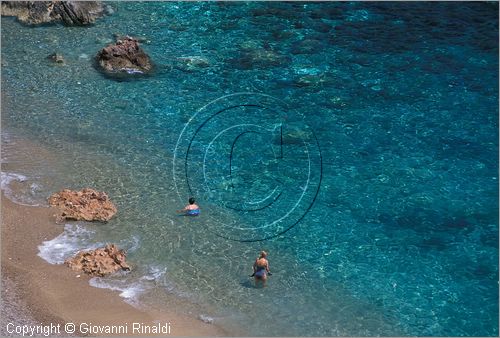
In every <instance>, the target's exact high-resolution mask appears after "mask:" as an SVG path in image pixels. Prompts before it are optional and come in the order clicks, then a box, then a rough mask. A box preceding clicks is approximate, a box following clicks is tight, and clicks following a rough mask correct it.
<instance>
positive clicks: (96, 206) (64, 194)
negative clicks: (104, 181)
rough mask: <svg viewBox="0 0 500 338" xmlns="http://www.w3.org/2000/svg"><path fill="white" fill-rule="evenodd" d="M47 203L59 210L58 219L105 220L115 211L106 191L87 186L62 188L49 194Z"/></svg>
mask: <svg viewBox="0 0 500 338" xmlns="http://www.w3.org/2000/svg"><path fill="white" fill-rule="evenodd" d="M49 204H50V205H51V206H53V207H57V208H58V209H59V210H60V211H61V213H60V214H59V215H58V220H76V221H80V220H84V221H101V222H106V221H108V220H109V219H111V217H113V216H114V214H116V211H117V210H116V207H115V205H114V204H113V203H112V202H111V201H110V200H109V198H108V195H106V193H104V192H99V191H96V190H94V189H89V188H86V189H83V190H81V191H73V190H68V189H64V190H62V191H60V192H58V193H55V194H53V195H52V196H50V197H49Z"/></svg>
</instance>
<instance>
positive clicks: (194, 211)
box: [177, 197, 200, 216]
mask: <svg viewBox="0 0 500 338" xmlns="http://www.w3.org/2000/svg"><path fill="white" fill-rule="evenodd" d="M195 202H196V201H195V200H194V198H193V197H191V198H190V199H189V204H188V205H186V206H185V207H184V209H182V210H177V212H182V213H184V214H185V215H186V216H198V215H199V214H200V207H199V206H198V205H197V204H196V203H195Z"/></svg>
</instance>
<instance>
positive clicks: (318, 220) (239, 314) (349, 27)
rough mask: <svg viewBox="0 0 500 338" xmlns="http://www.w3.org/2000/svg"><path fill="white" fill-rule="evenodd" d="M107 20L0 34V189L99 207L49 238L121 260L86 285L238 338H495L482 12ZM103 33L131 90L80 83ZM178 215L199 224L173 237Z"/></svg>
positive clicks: (429, 8) (490, 93)
mask: <svg viewBox="0 0 500 338" xmlns="http://www.w3.org/2000/svg"><path fill="white" fill-rule="evenodd" d="M110 5H111V6H112V7H113V9H114V14H113V15H111V16H107V17H106V18H104V19H101V20H99V21H97V22H96V24H95V25H93V26H91V27H63V26H60V25H53V26H40V27H28V26H23V25H21V24H19V23H18V22H16V21H15V20H14V19H12V18H2V51H1V53H2V69H1V70H2V150H3V152H2V160H3V164H2V172H4V173H15V174H22V175H24V176H26V177H27V179H26V180H24V181H23V182H18V185H19V186H21V187H24V189H25V190H26V196H24V200H25V201H28V202H29V203H32V204H33V203H44V200H45V198H46V197H47V196H48V195H49V194H50V193H52V192H54V191H56V190H58V189H61V188H63V187H70V188H75V189H76V188H82V187H85V186H91V187H94V188H96V189H99V190H104V191H106V192H108V194H109V195H110V197H111V198H112V200H114V201H115V202H116V204H117V206H118V209H119V213H118V215H117V217H116V218H115V219H113V220H112V221H110V222H109V223H107V224H103V225H96V224H79V227H76V225H70V226H68V227H67V229H66V231H65V234H66V235H65V236H67V238H66V237H65V238H66V239H65V240H64V241H66V242H65V243H66V244H67V245H68V246H69V243H72V244H71V245H73V247H72V248H70V251H69V252H67V253H65V254H66V255H69V254H71V250H77V249H82V248H88V247H92V246H95V245H99V244H102V243H106V242H115V243H118V244H119V245H120V246H122V247H124V248H125V249H127V251H128V259H129V260H130V261H131V262H132V264H133V265H134V269H133V271H132V272H130V273H128V274H123V275H116V276H111V277H109V278H107V279H106V280H94V282H93V283H95V285H100V286H107V287H111V288H115V289H120V290H122V291H123V290H125V291H124V294H123V295H124V296H125V297H127V296H130V295H136V297H137V299H135V300H134V301H137V302H139V303H142V304H149V305H150V306H154V307H159V308H172V307H175V308H177V309H178V310H179V311H184V312H186V313H189V314H192V315H193V316H198V315H205V316H209V317H212V318H214V319H215V321H216V323H219V324H220V325H222V326H223V327H225V328H228V329H229V330H234V332H236V333H238V334H245V335H303V336H323V335H329V336H336V335H342V336H348V335H355V336H364V335H383V336H390V335H412V336H414V335H425V336H448V335H450V336H497V335H498V314H499V313H498V288H499V286H498V279H499V275H498V212H499V210H498V80H499V78H498V71H499V69H498V3H494V2H488V3H486V2H474V3H472V2H461V3H453V2H452V3H448V2H447V3H444V2H432V3H430V2H411V3H409V2H408V3H407V2H391V3H386V2H374V3H365V2H356V3H350V2H342V3H337V2H328V3H317V2H316V3H302V2H293V3H284V2H272V3H270V2H253V3H252V2H249V3H246V2H221V3H206V2H193V3H191V2H190V3H187V2H142V3H138V2H124V3H118V2H111V3H110ZM113 34H119V35H121V34H129V35H132V36H136V37H141V39H142V41H143V43H142V46H143V48H144V50H145V51H146V52H147V53H148V54H149V55H150V56H151V58H152V60H153V62H154V63H155V72H154V74H153V75H152V76H150V77H146V78H141V79H137V80H135V81H123V82H120V81H115V80H113V79H109V78H106V77H104V76H103V75H102V74H100V73H99V72H98V71H97V70H96V69H95V67H94V64H93V57H94V55H95V54H96V53H97V52H98V51H99V49H101V48H102V47H103V46H105V45H106V44H107V43H108V42H110V41H112V40H113V39H114V37H113ZM53 52H59V53H61V54H63V56H64V58H65V61H66V62H65V64H64V65H58V64H54V63H52V62H51V61H50V60H48V59H47V56H48V55H49V54H51V53H53ZM187 57H191V58H192V57H196V58H198V59H202V60H203V62H204V63H208V65H205V66H204V67H196V66H191V65H189V64H187V62H188V61H186V58H187ZM242 92H245V93H253V94H245V96H227V95H231V94H234V93H242ZM263 94H265V95H269V97H267V96H264V95H263ZM224 96H226V98H224V99H220V100H217V99H219V98H221V97H224ZM214 100H215V101H214ZM238 104H246V106H241V107H233V106H236V105H238ZM206 105H208V106H206ZM258 105H262V107H264V108H262V107H261V106H258ZM204 106H206V107H205V108H202V107H204ZM230 106H231V107H233V108H231V109H230V110H224V109H227V108H228V107H230ZM257 106H258V107H257ZM221 111H222V112H221ZM197 113H198V115H195V114H197ZM212 116H214V117H212ZM204 121H206V123H204ZM237 125H238V127H235V126H237ZM225 129H227V131H226V132H224V133H221V131H223V130H225ZM183 130H184V131H185V132H184V133H183ZM281 132H283V133H281ZM219 134H220V136H218V137H217V138H215V137H216V136H217V135H219ZM23 139H27V140H30V141H33V142H36V143H38V144H40V145H41V146H43V147H47V148H49V149H52V150H53V151H52V154H51V155H50V156H51V157H50V158H49V157H47V155H44V154H41V153H37V154H27V153H26V152H25V151H24V150H23V151H19V149H24V148H19V147H21V145H22V144H23V142H22V140H23ZM235 139H236V141H234V140H235ZM214 140H215V141H214ZM211 141H214V142H213V143H210V142H211ZM233 142H234V143H233ZM189 145H191V146H189ZM16 147H17V148H16ZM16 149H17V150H16ZM186 153H187V154H188V155H187V156H186ZM282 154H283V156H281V155H282ZM229 160H230V161H231V166H229V164H228V163H229ZM229 170H231V171H230V172H229ZM185 172H187V181H186V180H183V177H184V178H185V177H186V175H185ZM183 175H184V176H183ZM179 177H180V178H179ZM2 180H4V176H2ZM186 182H189V186H188V184H187V183H186ZM307 183H310V184H309V185H307ZM317 187H319V192H318V190H317V189H316V188H317ZM275 188H276V192H275V195H272V194H269V193H270V192H272V191H273V189H275ZM189 189H191V192H190V191H189ZM303 192H304V194H303V199H299V198H298V196H302V193H303ZM280 193H281V194H280ZM316 193H317V195H315V194H316ZM190 194H195V195H196V197H197V198H198V199H199V203H200V204H201V206H202V215H201V216H200V217H198V218H187V217H179V216H177V215H176V214H175V210H176V209H179V208H180V207H182V206H183V205H184V204H185V203H186V200H187V197H188V196H189V195H190ZM268 195H269V196H268ZM278 195H279V196H278ZM16 197H18V198H19V199H23V197H22V196H21V197H19V196H16ZM28 197H29V198H28ZM266 198H267V199H266ZM274 200H276V202H273V203H272V204H270V206H268V207H265V208H263V209H262V210H258V211H249V209H250V208H254V209H258V208H260V207H264V206H265V203H267V202H269V203H271V202H272V201H274ZM297 201H299V202H297ZM296 204H297V207H296V208H295V209H294V208H293V207H294V206H295V205H296ZM309 206H311V208H310V209H308V207H309ZM228 207H233V209H230V208H229V209H228ZM237 209H239V210H237ZM290 210H293V211H292V212H291V213H288V211H290ZM305 211H308V212H307V213H306V212H305ZM303 215H305V216H303ZM281 216H286V217H284V218H283V220H282V221H279V222H275V223H273V221H274V220H277V219H280V218H281ZM301 216H303V218H301ZM296 220H300V221H299V222H298V223H296V224H295V225H294V226H292V225H293V224H294V223H295V221H296ZM263 225H265V227H263ZM285 230H288V231H286V232H284V231H285ZM227 237H229V238H231V239H227ZM264 237H266V238H267V237H273V238H271V239H268V240H265V241H257V242H241V241H238V240H248V239H251V240H258V239H262V238H264ZM234 239H238V240H234ZM262 249H265V250H267V251H268V252H269V260H270V263H271V269H272V270H273V275H272V276H271V277H270V280H269V285H268V287H266V288H265V289H256V288H254V287H253V283H252V280H251V279H250V278H248V275H249V274H250V273H251V271H250V270H251V264H252V262H253V260H254V259H255V257H256V255H257V254H258V252H259V251H260V250H262ZM264 322H265V324H263V323H264Z"/></svg>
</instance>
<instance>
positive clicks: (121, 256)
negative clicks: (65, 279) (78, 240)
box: [64, 244, 130, 277]
mask: <svg viewBox="0 0 500 338" xmlns="http://www.w3.org/2000/svg"><path fill="white" fill-rule="evenodd" d="M125 258H126V254H125V251H124V250H121V249H118V248H117V247H116V245H114V244H108V245H106V247H104V248H98V249H95V250H89V251H80V252H79V253H77V254H76V256H75V257H73V258H69V259H67V260H65V261H64V264H66V265H67V266H69V267H70V268H71V269H72V270H73V271H78V272H80V271H82V272H85V273H86V274H88V275H90V276H100V277H102V276H105V275H109V274H111V273H114V272H116V271H119V270H126V271H128V270H130V267H129V266H128V264H127V263H126V262H125Z"/></svg>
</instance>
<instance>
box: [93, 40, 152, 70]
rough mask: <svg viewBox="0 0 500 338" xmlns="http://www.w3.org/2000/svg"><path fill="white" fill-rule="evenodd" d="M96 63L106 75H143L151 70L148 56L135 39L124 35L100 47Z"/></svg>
mask: <svg viewBox="0 0 500 338" xmlns="http://www.w3.org/2000/svg"><path fill="white" fill-rule="evenodd" d="M96 61H97V64H98V65H99V67H100V69H101V70H102V71H104V73H106V74H108V75H117V76H118V77H120V76H123V75H145V74H148V73H150V72H151V71H152V69H153V64H152V63H151V60H150V58H149V56H148V55H147V54H146V53H144V51H143V50H142V49H141V48H140V47H139V43H138V41H137V39H134V38H131V37H129V36H125V37H123V38H121V39H118V41H117V42H116V43H115V44H111V45H109V46H107V47H105V48H103V49H101V50H100V51H99V52H98V53H97V56H96Z"/></svg>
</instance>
